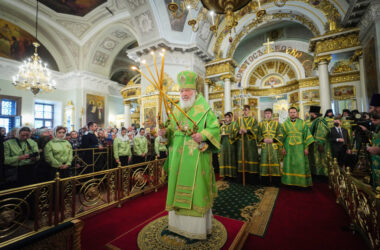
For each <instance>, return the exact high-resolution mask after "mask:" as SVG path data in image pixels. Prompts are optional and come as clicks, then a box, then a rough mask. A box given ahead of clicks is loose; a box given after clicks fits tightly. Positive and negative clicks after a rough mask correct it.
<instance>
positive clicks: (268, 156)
mask: <svg viewBox="0 0 380 250" xmlns="http://www.w3.org/2000/svg"><path fill="white" fill-rule="evenodd" d="M272 114H273V110H272V109H270V108H268V109H266V110H264V117H265V120H263V121H261V122H260V124H259V136H258V139H259V142H260V143H261V159H260V176H269V177H270V181H272V176H281V172H280V159H279V157H278V156H279V154H278V150H279V146H281V145H282V131H281V127H280V124H279V123H278V121H276V120H274V119H272Z"/></svg>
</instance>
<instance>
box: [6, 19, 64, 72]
mask: <svg viewBox="0 0 380 250" xmlns="http://www.w3.org/2000/svg"><path fill="white" fill-rule="evenodd" d="M35 41H36V39H35V38H34V36H32V35H31V34H29V33H28V32H26V31H25V30H23V29H21V28H20V27H18V26H16V25H14V24H12V23H10V22H8V21H6V20H3V19H0V56H1V57H5V58H9V59H13V60H17V61H23V60H25V59H26V58H28V57H30V56H32V55H33V53H34V46H33V42H35ZM38 55H39V56H40V57H41V59H42V61H43V62H46V63H47V64H48V68H49V69H51V70H56V71H58V66H57V63H56V62H55V60H54V58H53V57H52V55H51V54H50V53H49V51H48V50H47V49H46V48H45V47H44V46H43V45H40V47H38Z"/></svg>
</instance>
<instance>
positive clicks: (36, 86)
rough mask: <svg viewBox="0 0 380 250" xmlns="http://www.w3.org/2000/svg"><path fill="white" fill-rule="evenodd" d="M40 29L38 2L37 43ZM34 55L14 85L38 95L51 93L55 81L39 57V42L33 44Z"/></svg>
mask: <svg viewBox="0 0 380 250" xmlns="http://www.w3.org/2000/svg"><path fill="white" fill-rule="evenodd" d="M37 27H38V0H37V8H36V36H35V37H36V41H37ZM33 46H34V54H33V55H32V56H31V57H30V58H28V59H27V60H25V61H24V62H23V64H22V65H21V66H20V67H19V71H18V73H17V75H15V76H13V81H12V84H13V85H14V86H15V87H17V88H20V89H25V90H30V91H32V93H33V94H34V95H37V94H38V93H39V92H40V91H41V90H42V91H44V92H50V91H52V90H54V89H55V85H56V83H55V81H52V80H51V72H50V70H49V69H48V68H47V64H46V63H43V62H42V60H41V58H40V57H39V56H38V53H37V48H38V47H39V46H40V44H39V43H38V42H34V43H33Z"/></svg>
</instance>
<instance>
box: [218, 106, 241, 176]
mask: <svg viewBox="0 0 380 250" xmlns="http://www.w3.org/2000/svg"><path fill="white" fill-rule="evenodd" d="M232 117H233V115H232V112H227V113H226V114H225V115H224V123H223V125H222V126H221V127H220V133H221V138H222V139H221V142H222V143H221V149H220V158H219V171H220V172H219V174H220V176H221V177H232V178H236V176H237V170H236V155H235V153H236V149H235V140H234V137H233V134H232V132H233V126H234V122H232Z"/></svg>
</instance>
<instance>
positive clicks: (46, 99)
mask: <svg viewBox="0 0 380 250" xmlns="http://www.w3.org/2000/svg"><path fill="white" fill-rule="evenodd" d="M0 86H1V87H0V88H1V91H0V94H1V95H10V96H16V97H21V98H22V102H21V121H22V125H27V126H34V103H35V102H36V101H38V102H42V103H49V104H54V126H57V125H61V124H63V106H64V105H65V104H66V103H67V102H68V101H69V100H70V98H71V96H72V92H71V91H62V90H59V91H53V92H51V93H42V92H41V93H39V94H38V95H37V96H33V93H32V92H30V91H26V90H19V89H16V88H15V87H14V86H13V85H12V84H11V82H10V81H9V80H4V79H0Z"/></svg>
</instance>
